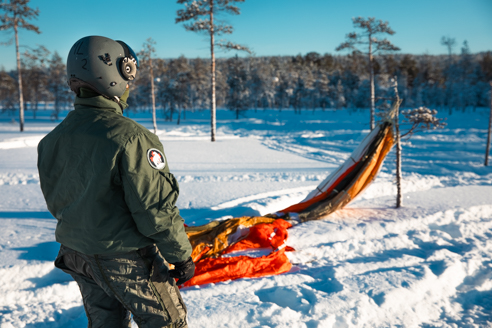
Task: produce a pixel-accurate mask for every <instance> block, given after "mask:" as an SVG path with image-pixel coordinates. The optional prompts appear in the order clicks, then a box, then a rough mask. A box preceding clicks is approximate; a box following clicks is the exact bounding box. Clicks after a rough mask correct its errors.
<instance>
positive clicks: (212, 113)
mask: <svg viewBox="0 0 492 328" xmlns="http://www.w3.org/2000/svg"><path fill="white" fill-rule="evenodd" d="M214 43H215V39H214V1H213V0H210V55H211V57H212V63H211V70H212V77H211V78H212V99H211V102H212V106H211V109H210V126H211V141H215V125H216V116H215V52H214Z"/></svg>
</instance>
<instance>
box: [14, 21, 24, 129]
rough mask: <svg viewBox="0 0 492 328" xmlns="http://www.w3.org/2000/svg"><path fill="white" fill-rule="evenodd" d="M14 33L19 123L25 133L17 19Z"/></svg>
mask: <svg viewBox="0 0 492 328" xmlns="http://www.w3.org/2000/svg"><path fill="white" fill-rule="evenodd" d="M14 20H15V22H14V33H15V53H16V55H17V75H18V81H19V121H20V131H21V132H23V131H24V96H23V93H22V73H21V61H20V52H19V33H18V31H17V18H14Z"/></svg>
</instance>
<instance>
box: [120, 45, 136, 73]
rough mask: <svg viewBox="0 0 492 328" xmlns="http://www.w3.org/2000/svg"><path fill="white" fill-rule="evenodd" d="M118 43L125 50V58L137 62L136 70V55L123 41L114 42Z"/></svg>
mask: <svg viewBox="0 0 492 328" xmlns="http://www.w3.org/2000/svg"><path fill="white" fill-rule="evenodd" d="M116 42H118V43H119V44H121V46H122V47H123V49H125V57H129V58H131V59H135V61H136V62H137V68H138V67H139V62H138V57H137V54H136V53H135V51H133V49H132V48H131V47H130V46H129V45H127V44H126V43H125V42H123V41H116Z"/></svg>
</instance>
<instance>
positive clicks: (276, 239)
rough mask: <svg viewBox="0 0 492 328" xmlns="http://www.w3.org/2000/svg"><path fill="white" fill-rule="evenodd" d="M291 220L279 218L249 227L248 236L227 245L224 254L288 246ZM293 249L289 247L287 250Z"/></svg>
mask: <svg viewBox="0 0 492 328" xmlns="http://www.w3.org/2000/svg"><path fill="white" fill-rule="evenodd" d="M291 227H292V224H290V223H289V222H287V221H285V220H282V219H277V220H275V221H273V222H272V223H260V224H257V225H255V226H252V227H251V228H249V229H248V233H247V235H246V237H245V238H244V239H242V240H240V241H238V242H237V243H235V244H233V245H231V246H229V247H227V248H226V249H225V250H224V252H223V254H229V253H233V252H238V251H242V250H247V249H253V248H268V247H271V248H272V249H273V250H276V249H279V248H284V247H286V245H285V242H286V240H287V238H288V236H289V233H288V232H287V229H289V228H291ZM290 250H293V248H290V247H288V248H287V251H290Z"/></svg>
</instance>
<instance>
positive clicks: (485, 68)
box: [0, 43, 492, 120]
mask: <svg viewBox="0 0 492 328" xmlns="http://www.w3.org/2000/svg"><path fill="white" fill-rule="evenodd" d="M152 63H153V73H154V82H155V87H156V105H157V106H158V109H161V112H162V115H163V117H164V118H165V119H167V120H173V119H177V120H179V119H180V118H181V117H182V115H184V114H185V113H184V111H195V110H203V109H208V108H209V107H210V75H209V72H210V60H207V59H200V58H197V59H188V58H185V57H179V58H177V59H158V58H153V59H152ZM23 67H24V69H23V71H22V80H23V87H24V99H25V101H26V102H27V107H26V109H27V115H29V113H32V115H33V117H35V116H36V111H37V110H38V108H40V107H39V106H40V104H43V103H45V102H51V103H52V106H53V117H54V118H58V113H59V111H60V110H61V109H65V108H70V107H71V104H72V102H73V94H72V93H71V91H70V90H69V89H68V86H67V83H66V77H65V63H64V62H63V60H62V58H61V57H60V56H59V55H58V54H57V53H56V52H55V53H54V54H53V55H51V54H49V52H48V51H47V50H46V49H45V48H44V47H40V48H38V49H35V50H33V51H31V52H30V53H26V54H24V56H23ZM375 73H376V97H385V95H386V94H387V91H388V90H389V89H390V87H391V83H390V79H391V78H393V77H396V78H397V81H398V88H399V93H400V97H401V98H403V103H402V107H405V108H413V107H420V106H426V107H429V108H435V109H438V110H442V109H446V110H449V111H453V110H466V109H474V108H476V107H488V106H489V105H490V88H491V87H490V84H489V81H492V52H486V53H478V54H471V53H470V52H469V50H468V47H467V46H466V43H465V45H464V47H463V48H462V49H461V54H459V55H437V56H436V55H409V54H392V55H379V56H376V57H375ZM16 76H17V71H15V70H13V71H10V72H6V71H5V70H3V71H0V106H1V111H2V112H5V111H12V112H14V111H16V110H18V99H19V98H18V95H17V92H18V91H17V80H16ZM216 83H217V95H216V97H217V106H218V108H226V109H229V110H232V111H235V113H236V117H239V116H241V115H244V113H245V111H247V110H257V109H267V108H270V109H277V110H279V111H281V110H283V109H287V108H293V109H294V110H295V111H296V112H298V113H301V112H302V111H304V110H325V109H345V108H351V109H356V108H369V107H370V95H369V93H370V86H369V73H368V60H367V56H364V55H361V54H349V55H336V56H333V55H330V54H325V55H320V54H318V53H316V52H311V53H308V54H306V55H305V56H301V55H298V56H273V57H253V56H252V57H237V56H236V57H232V58H227V59H220V58H219V59H217V78H216ZM150 85H151V84H150V77H149V66H148V64H147V63H146V62H142V63H141V65H140V69H139V71H138V73H137V78H136V79H135V81H133V82H132V83H131V85H130V88H131V92H130V98H129V100H128V102H129V104H130V109H129V110H131V111H147V110H149V109H150V108H151V107H152V105H151V96H150V95H151V92H150ZM161 117H162V116H161Z"/></svg>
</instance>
